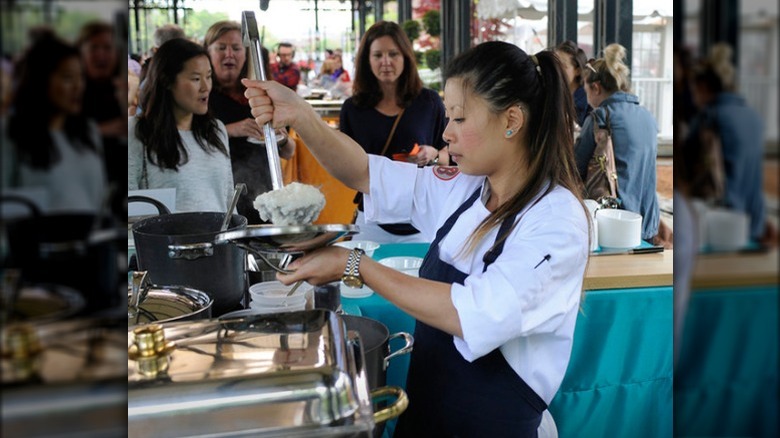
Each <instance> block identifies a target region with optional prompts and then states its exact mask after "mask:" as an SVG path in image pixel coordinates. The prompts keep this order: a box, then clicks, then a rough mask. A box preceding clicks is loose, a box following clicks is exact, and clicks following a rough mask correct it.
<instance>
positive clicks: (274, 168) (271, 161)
mask: <svg viewBox="0 0 780 438" xmlns="http://www.w3.org/2000/svg"><path fill="white" fill-rule="evenodd" d="M241 35H242V38H243V41H244V46H248V47H249V57H250V58H251V60H252V67H253V68H254V72H255V78H256V79H260V80H262V81H265V80H266V72H265V68H264V66H263V57H262V51H261V49H260V33H259V32H258V31H257V20H255V13H254V12H252V11H243V12H241ZM263 134H265V151H266V153H267V154H268V166H269V167H270V171H271V183H272V185H273V189H274V190H279V189H281V188H283V187H284V182H283V181H282V163H281V161H280V160H279V147H278V144H277V142H276V132H274V129H273V127H271V122H268V123H266V124H265V125H263Z"/></svg>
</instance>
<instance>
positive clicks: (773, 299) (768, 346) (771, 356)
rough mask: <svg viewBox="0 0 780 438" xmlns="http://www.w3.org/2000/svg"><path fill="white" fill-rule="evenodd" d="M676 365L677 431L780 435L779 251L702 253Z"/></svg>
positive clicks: (680, 434) (682, 432) (675, 412)
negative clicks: (778, 413) (779, 418)
mask: <svg viewBox="0 0 780 438" xmlns="http://www.w3.org/2000/svg"><path fill="white" fill-rule="evenodd" d="M695 266H696V267H695V270H694V274H693V281H692V290H691V292H692V293H691V296H690V301H689V303H688V310H687V314H686V317H685V327H684V329H683V338H682V345H681V347H680V353H679V354H680V356H679V360H678V364H677V367H676V370H675V375H674V378H675V385H674V433H675V436H767V437H769V436H778V434H779V433H780V428H778V417H777V411H778V408H779V406H778V346H780V336H779V335H778V329H779V325H778V305H779V304H780V300H779V299H778V297H779V296H780V293H779V292H780V288H779V287H778V250H777V249H774V250H771V251H768V252H764V253H753V254H702V255H699V256H698V258H697V261H696V265H695Z"/></svg>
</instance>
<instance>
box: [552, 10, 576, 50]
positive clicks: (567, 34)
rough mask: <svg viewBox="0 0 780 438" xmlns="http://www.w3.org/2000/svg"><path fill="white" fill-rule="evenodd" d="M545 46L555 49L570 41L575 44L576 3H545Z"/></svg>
mask: <svg viewBox="0 0 780 438" xmlns="http://www.w3.org/2000/svg"><path fill="white" fill-rule="evenodd" d="M547 10H548V11H549V13H548V14H547V17H548V19H547V21H548V23H549V26H548V29H547V46H548V47H555V46H557V45H558V44H560V43H562V42H564V41H566V40H572V41H574V42H575V43H576V42H577V2H576V1H567V0H548V1H547Z"/></svg>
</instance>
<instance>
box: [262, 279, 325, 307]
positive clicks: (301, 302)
mask: <svg viewBox="0 0 780 438" xmlns="http://www.w3.org/2000/svg"><path fill="white" fill-rule="evenodd" d="M294 286H295V283H293V284H291V285H289V286H285V285H283V284H282V283H281V282H279V281H264V282H262V283H255V284H253V285H252V286H250V287H249V294H250V296H251V297H252V302H251V303H250V308H252V309H268V310H276V311H291V310H302V309H303V308H304V307H305V306H306V295H307V294H308V293H309V292H310V291H312V290H313V287H312V285H310V284H309V283H303V284H302V285H301V286H300V287H299V288H298V289H297V290H296V291H295V293H294V294H292V295H291V296H289V297H288V296H287V294H288V293H289V292H290V290H291V289H292V288H293V287H294ZM302 306H303V307H302Z"/></svg>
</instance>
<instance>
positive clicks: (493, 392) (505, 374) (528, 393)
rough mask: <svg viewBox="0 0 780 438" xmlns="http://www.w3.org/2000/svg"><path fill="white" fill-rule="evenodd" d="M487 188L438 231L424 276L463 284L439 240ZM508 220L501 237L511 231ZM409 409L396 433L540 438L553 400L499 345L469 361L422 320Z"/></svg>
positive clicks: (492, 255)
mask: <svg viewBox="0 0 780 438" xmlns="http://www.w3.org/2000/svg"><path fill="white" fill-rule="evenodd" d="M481 190H482V189H481V188H479V189H477V190H476V191H475V192H474V194H473V195H472V196H471V197H470V198H469V199H468V200H466V202H464V203H463V204H462V205H461V206H460V207H459V208H458V210H457V211H455V213H453V214H452V215H451V216H450V217H449V218H448V219H447V221H446V222H445V223H444V225H442V227H441V228H440V229H439V231H438V232H437V233H436V239H435V240H434V241H433V243H431V247H430V250H429V251H428V254H426V256H425V259H424V260H423V263H422V266H421V267H420V277H423V278H428V279H430V280H436V281H443V282H447V283H458V284H463V282H464V281H465V280H466V277H467V276H468V275H467V274H466V273H464V272H461V271H459V270H457V269H456V268H455V267H453V266H452V265H450V264H448V263H445V262H443V261H441V260H440V258H439V242H441V240H442V239H443V238H444V237H445V236H446V235H447V233H449V232H450V230H451V229H452V226H453V225H454V224H455V221H457V219H458V217H460V215H461V214H462V213H463V212H464V211H466V210H467V209H468V208H469V207H471V205H472V204H473V203H474V201H476V200H477V199H478V198H479V195H480V193H481ZM514 221H515V217H514V216H513V217H509V218H507V219H506V220H505V221H504V222H503V223H502V224H501V227H500V228H499V232H498V236H501V235H503V234H504V232H506V231H508V230H509V229H510V228H511V227H512V224H513V223H514ZM503 248H504V245H503V242H502V243H501V244H500V245H498V246H496V248H494V249H493V250H492V251H490V252H488V253H487V254H485V257H484V259H483V261H484V262H485V266H484V268H483V272H484V270H487V267H488V266H489V265H490V264H491V263H493V262H494V261H495V260H496V258H498V256H499V255H500V254H501V252H502V251H503ZM406 391H407V394H408V395H409V407H408V409H407V410H406V412H404V414H403V415H401V417H400V418H399V420H398V425H397V427H396V430H395V435H394V436H396V437H426V438H427V437H480V438H482V437H491V438H496V437H536V436H537V433H536V430H537V428H538V427H539V423H540V422H541V420H542V412H544V410H545V409H547V404H546V403H545V402H544V400H542V398H541V397H539V395H537V394H536V392H534V390H533V389H531V388H530V387H529V386H528V384H526V383H525V382H524V381H523V379H522V378H520V376H518V375H517V373H515V372H514V370H512V368H511V367H510V366H509V364H508V363H507V362H506V359H504V355H503V354H501V351H500V350H499V349H495V350H493V351H492V352H490V353H489V354H487V355H486V356H483V357H481V358H479V359H477V360H475V361H474V362H471V363H469V362H468V361H466V360H465V359H463V357H462V356H461V355H460V353H459V352H458V351H457V349H456V348H455V345H454V343H453V337H452V335H450V334H447V333H445V332H443V331H441V330H438V329H436V328H433V327H431V326H429V325H427V324H425V323H423V322H420V321H417V323H416V325H415V329H414V350H413V351H412V356H411V359H410V364H409V374H408V377H407V380H406Z"/></svg>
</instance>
